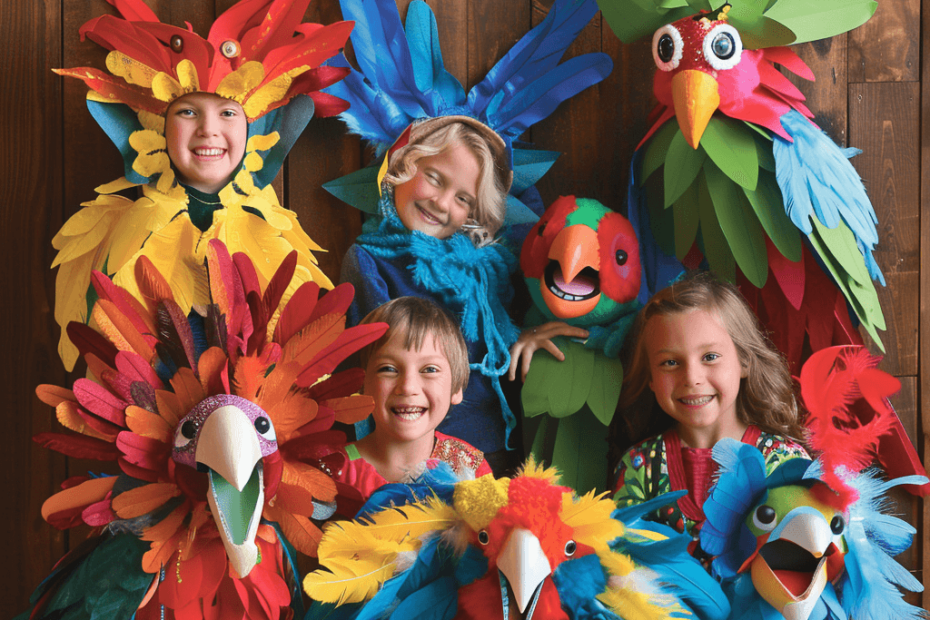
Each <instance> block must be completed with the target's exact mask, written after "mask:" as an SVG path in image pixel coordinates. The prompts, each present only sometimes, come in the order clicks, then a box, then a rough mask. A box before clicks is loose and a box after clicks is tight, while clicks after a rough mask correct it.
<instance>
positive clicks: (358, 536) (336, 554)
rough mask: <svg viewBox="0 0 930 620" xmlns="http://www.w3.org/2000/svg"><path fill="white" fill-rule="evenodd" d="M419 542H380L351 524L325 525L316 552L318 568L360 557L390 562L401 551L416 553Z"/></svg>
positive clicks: (344, 522) (413, 540)
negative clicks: (337, 561)
mask: <svg viewBox="0 0 930 620" xmlns="http://www.w3.org/2000/svg"><path fill="white" fill-rule="evenodd" d="M420 545H421V541H420V539H418V538H410V537H409V536H404V537H403V538H401V539H400V540H389V539H380V538H378V537H377V536H376V535H375V534H374V532H369V531H367V530H366V528H365V526H363V525H359V524H358V523H355V522H353V521H342V522H335V523H332V524H330V525H328V526H327V527H326V528H325V530H324V532H323V538H322V539H321V540H320V545H319V547H318V549H317V554H318V557H319V558H320V564H322V565H323V566H328V565H329V563H330V562H331V561H332V560H340V559H341V560H352V559H360V558H362V557H364V558H365V559H368V560H376V559H378V560H381V561H382V563H388V562H393V561H394V559H395V558H396V557H397V554H398V553H400V552H402V551H416V550H418V549H419V547H420Z"/></svg>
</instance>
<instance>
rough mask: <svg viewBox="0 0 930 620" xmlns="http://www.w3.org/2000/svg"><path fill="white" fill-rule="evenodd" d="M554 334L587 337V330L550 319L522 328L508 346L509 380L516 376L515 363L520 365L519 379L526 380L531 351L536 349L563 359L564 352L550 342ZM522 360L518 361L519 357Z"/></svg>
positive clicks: (531, 357) (531, 358) (562, 360)
mask: <svg viewBox="0 0 930 620" xmlns="http://www.w3.org/2000/svg"><path fill="white" fill-rule="evenodd" d="M556 336H568V337H569V338H581V339H585V338H587V337H588V331H587V330H586V329H583V328H581V327H573V326H571V325H569V324H568V323H563V322H562V321H551V322H549V323H543V324H542V325H539V326H537V327H531V328H529V329H524V330H523V332H522V333H521V334H520V338H519V339H518V340H517V341H516V342H515V343H513V346H512V347H510V372H509V373H508V375H507V376H508V377H509V378H510V380H511V381H513V380H515V379H516V378H517V365H518V364H519V365H520V380H521V381H526V373H528V372H529V371H530V362H532V361H533V353H534V352H535V351H536V350H537V349H545V350H546V351H548V352H549V353H551V354H552V357H554V358H555V359H557V360H559V361H560V362H564V361H565V354H564V353H562V352H561V351H560V350H559V347H557V346H556V345H555V343H554V342H552V339H553V338H555V337H556ZM521 356H522V358H523V361H522V362H521V361H520V358H521Z"/></svg>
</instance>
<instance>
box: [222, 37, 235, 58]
mask: <svg viewBox="0 0 930 620" xmlns="http://www.w3.org/2000/svg"><path fill="white" fill-rule="evenodd" d="M220 54H222V55H223V56H225V57H226V58H235V57H236V56H238V55H239V44H238V43H236V42H235V41H223V43H222V44H221V45H220Z"/></svg>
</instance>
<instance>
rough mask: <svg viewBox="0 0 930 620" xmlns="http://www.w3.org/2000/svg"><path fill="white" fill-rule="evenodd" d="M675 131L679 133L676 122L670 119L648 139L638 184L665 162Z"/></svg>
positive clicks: (644, 181) (643, 181) (642, 182)
mask: <svg viewBox="0 0 930 620" xmlns="http://www.w3.org/2000/svg"><path fill="white" fill-rule="evenodd" d="M676 133H681V130H680V129H679V128H678V123H676V122H674V120H671V121H669V122H667V123H665V124H664V125H662V126H661V127H659V129H658V130H657V131H656V132H655V134H653V136H652V138H650V139H649V143H648V144H646V152H645V153H644V154H643V174H642V177H641V181H640V184H641V185H643V184H645V183H646V180H647V179H649V177H650V176H652V173H653V172H655V171H656V170H658V169H659V168H661V167H662V164H664V163H665V157H666V154H667V153H668V148H669V146H670V145H671V144H672V138H674V137H675V134H676Z"/></svg>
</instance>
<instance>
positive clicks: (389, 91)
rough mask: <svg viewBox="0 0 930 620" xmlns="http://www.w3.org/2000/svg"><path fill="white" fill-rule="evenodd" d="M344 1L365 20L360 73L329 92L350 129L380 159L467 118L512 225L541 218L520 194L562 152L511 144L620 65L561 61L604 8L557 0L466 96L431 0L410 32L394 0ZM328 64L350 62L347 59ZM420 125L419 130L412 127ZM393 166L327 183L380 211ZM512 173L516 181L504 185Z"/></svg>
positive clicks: (412, 15) (357, 40)
mask: <svg viewBox="0 0 930 620" xmlns="http://www.w3.org/2000/svg"><path fill="white" fill-rule="evenodd" d="M340 5H341V6H342V13H343V17H344V18H345V19H351V20H355V21H356V22H357V23H358V24H359V26H357V27H356V29H355V30H354V31H353V33H352V44H353V46H354V49H355V57H356V60H357V62H358V66H359V69H358V70H356V69H355V68H352V69H351V72H350V74H349V75H348V76H346V78H345V79H344V80H343V81H341V82H339V83H337V84H334V85H333V86H330V87H329V88H327V89H326V92H327V93H330V94H332V95H335V96H337V97H339V98H341V99H345V100H346V101H349V102H350V103H351V107H350V108H349V109H348V110H347V111H345V112H343V113H342V114H341V115H340V118H342V120H344V121H345V122H346V124H347V125H348V127H349V130H350V131H351V132H352V133H355V134H358V135H359V136H361V137H362V138H363V139H364V140H366V141H367V142H368V143H369V144H370V145H372V146H373V147H374V149H375V153H376V155H378V156H381V155H383V154H384V153H385V152H386V151H387V150H388V148H389V147H392V145H394V146H393V147H392V148H398V147H399V146H402V145H403V144H406V143H407V141H408V140H410V141H415V140H416V138H417V133H418V132H422V133H426V132H430V133H431V132H432V131H433V130H435V129H436V128H437V127H438V126H437V123H439V124H442V123H445V122H449V121H448V120H441V119H442V117H465V118H467V119H470V120H465V121H464V122H466V123H467V124H469V125H470V126H472V127H474V128H475V129H476V130H477V131H479V133H481V134H482V135H483V136H485V138H486V139H487V140H488V143H489V145H490V146H491V149H492V152H493V153H494V156H495V161H496V167H497V168H498V169H499V170H498V174H499V175H500V176H502V178H503V180H504V181H505V182H504V183H502V184H503V185H504V187H509V188H510V196H509V197H508V204H507V216H506V218H505V225H507V224H516V223H527V222H532V221H535V220H536V219H538V216H536V215H534V214H533V213H532V212H531V211H529V210H528V209H527V208H526V206H525V205H523V204H522V203H521V202H519V201H518V200H517V199H516V198H515V196H518V195H520V194H521V193H523V191H524V190H526V189H527V188H528V187H530V186H531V185H533V184H535V183H536V181H538V180H539V178H541V177H542V176H543V174H545V172H546V171H547V170H548V169H549V167H550V166H551V165H552V163H553V162H554V161H555V157H556V156H557V154H555V153H548V152H541V151H529V150H521V149H519V148H516V149H515V147H514V143H515V142H516V141H517V139H518V138H519V136H520V135H521V134H523V133H524V132H525V131H526V130H527V129H528V128H529V127H530V126H532V125H533V124H534V123H537V122H538V121H540V120H542V119H544V118H546V117H547V116H549V115H550V114H551V113H552V112H553V111H554V110H555V109H556V108H557V107H558V106H559V104H561V103H562V102H563V101H565V100H567V99H569V98H571V97H573V96H574V95H576V94H577V93H579V92H581V91H582V90H584V89H586V88H588V87H589V86H591V85H593V84H596V83H598V82H600V81H601V80H603V79H604V78H605V77H607V75H608V74H609V73H610V71H611V69H612V67H613V63H612V62H611V60H610V57H608V56H607V55H606V54H602V53H596V54H584V55H581V56H577V57H575V58H572V59H570V60H568V61H566V62H564V63H561V64H560V60H561V58H562V55H563V54H564V53H565V50H566V49H567V48H568V46H569V45H570V44H571V43H572V41H574V40H575V37H576V36H578V33H579V32H580V31H581V29H582V28H584V26H585V25H586V24H587V23H588V22H589V21H590V20H591V18H592V17H594V14H595V13H596V12H597V5H596V3H595V2H594V1H593V0H557V1H556V2H555V3H554V4H553V5H552V8H551V9H550V10H549V13H548V14H547V15H546V18H545V19H544V20H543V21H542V23H540V24H539V25H538V26H536V27H535V28H533V29H532V30H531V31H530V32H528V33H527V34H526V35H524V36H523V38H521V39H520V40H519V41H518V42H517V43H516V45H514V46H513V47H512V48H511V49H510V51H509V52H507V53H506V54H505V55H504V57H503V58H501V60H500V61H498V63H497V64H496V65H494V67H493V68H492V69H491V70H490V71H489V72H488V74H487V75H486V76H485V77H484V79H483V80H481V82H479V83H478V84H477V85H475V86H474V87H473V88H472V89H471V90H470V91H469V92H468V93H467V94H466V93H465V89H464V88H462V85H461V83H460V82H459V81H458V80H457V79H456V78H455V77H454V76H453V75H452V74H450V73H449V72H448V71H446V69H445V67H444V66H443V62H442V52H441V50H440V45H439V35H438V30H437V28H436V18H435V17H434V16H433V13H432V10H431V9H430V8H429V6H428V5H427V4H426V3H425V2H421V1H420V0H414V2H411V3H410V5H409V7H408V9H407V21H406V30H404V29H403V28H402V27H401V21H400V16H399V15H398V13H397V6H396V4H395V3H394V2H392V1H390V0H375V1H373V2H362V1H361V0H340ZM330 64H333V65H337V66H343V67H348V66H349V64H348V62H347V61H346V60H345V59H344V58H343V57H338V58H336V59H334V60H333V61H332V62H331V63H330ZM457 120H463V119H461V118H459V119H457ZM416 121H421V123H422V124H421V125H419V126H418V125H417V124H413V123H415V122H416ZM411 124H413V125H412V127H411ZM408 128H410V129H411V132H410V134H407V133H406V130H407V129H408ZM502 146H503V147H504V148H505V149H506V154H504V153H502V152H501V147H502ZM386 167H387V162H386V161H385V163H384V165H383V166H382V167H381V169H380V171H379V169H378V168H374V167H372V168H364V169H362V170H359V171H358V172H355V173H353V174H351V175H349V176H346V177H343V178H341V179H337V180H336V181H332V182H330V183H328V184H326V185H325V186H324V187H326V188H327V189H328V190H329V191H330V192H332V193H333V194H334V195H335V196H337V197H338V198H340V199H342V200H344V201H346V202H347V203H349V204H350V205H352V206H354V207H356V208H359V209H361V210H363V211H367V212H369V213H374V212H375V211H374V210H373V209H374V207H375V205H377V202H378V191H379V188H380V180H381V177H383V173H384V171H385V170H386ZM511 173H512V183H511V182H507V181H508V180H509V178H510V177H511Z"/></svg>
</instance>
